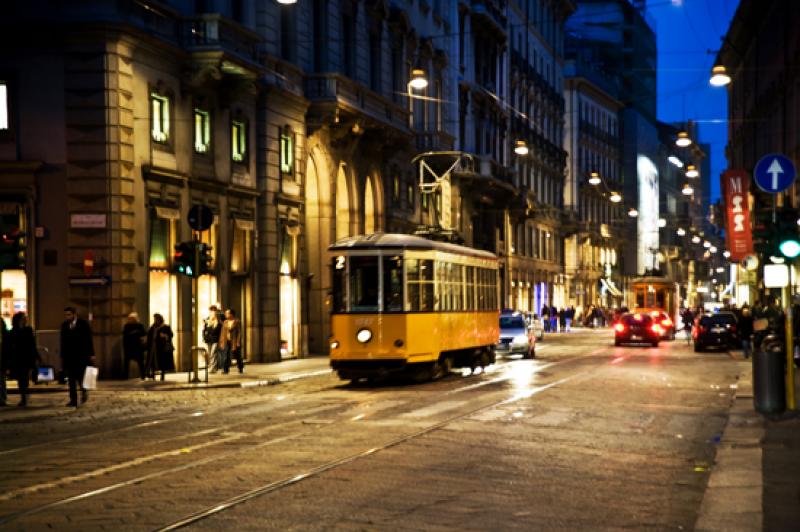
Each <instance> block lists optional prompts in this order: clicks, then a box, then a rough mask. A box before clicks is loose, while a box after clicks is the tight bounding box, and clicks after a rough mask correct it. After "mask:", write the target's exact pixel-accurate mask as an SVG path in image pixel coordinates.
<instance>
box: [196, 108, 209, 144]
mask: <svg viewBox="0 0 800 532" xmlns="http://www.w3.org/2000/svg"><path fill="white" fill-rule="evenodd" d="M209 146H211V116H210V115H209V114H208V111H202V110H200V109H195V110H194V151H195V152H197V153H208V148H209Z"/></svg>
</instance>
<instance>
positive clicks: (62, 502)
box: [0, 348, 608, 530]
mask: <svg viewBox="0 0 800 532" xmlns="http://www.w3.org/2000/svg"><path fill="white" fill-rule="evenodd" d="M607 350H608V348H603V349H600V350H596V351H594V352H592V353H590V354H589V355H577V356H568V357H564V358H562V359H560V360H557V361H553V362H548V363H545V364H543V365H541V366H539V367H538V368H537V369H536V371H537V372H539V371H543V370H546V369H548V368H551V367H554V366H562V365H565V364H569V363H572V362H575V361H579V360H583V359H586V358H587V356H588V357H597V356H600V354H601V353H602V352H605V351H607ZM511 363H512V362H511V361H509V362H505V363H501V364H497V365H495V367H494V368H493V369H492V370H491V371H492V373H494V372H499V371H501V370H502V369H504V368H506V367H507V366H510V364H511ZM479 375H482V374H479ZM581 375H582V373H578V374H575V375H573V376H570V377H567V378H564V379H560V380H558V381H555V382H553V383H549V384H545V385H542V386H539V387H536V388H534V389H533V393H531V394H530V395H525V396H524V397H529V396H531V395H535V394H536V393H540V392H541V391H544V390H547V389H550V388H551V387H553V386H556V385H559V384H562V383H565V382H567V381H569V380H573V379H575V378H577V377H579V376H581ZM510 379H512V377H511V376H503V375H501V376H498V377H493V378H489V379H486V380H484V381H481V382H477V383H471V384H467V385H465V386H460V387H457V388H455V389H448V390H444V391H441V392H439V393H437V394H436V396H435V397H433V398H431V397H428V398H426V400H425V401H426V402H427V403H431V402H434V403H435V402H436V401H437V400H438V399H440V398H442V397H445V396H449V395H452V394H457V393H461V392H466V391H470V390H474V389H477V388H481V387H485V386H490V385H493V384H499V383H502V382H504V381H508V380H510ZM335 388H337V387H330V386H324V387H318V389H315V390H307V391H304V392H303V393H304V395H305V394H309V395H310V394H314V393H319V392H323V391H329V390H333V389H335ZM524 397H523V396H519V397H517V396H514V397H511V398H506V399H503V400H500V401H495V402H492V403H491V404H487V405H482V406H479V407H476V408H474V409H472V410H470V411H468V412H463V413H461V414H458V415H455V416H452V417H449V418H447V419H445V420H444V421H442V422H439V423H436V424H434V425H431V426H429V427H425V428H423V429H420V430H419V431H416V432H414V433H412V434H410V435H404V436H401V437H398V438H395V439H394V440H392V441H389V442H387V443H385V444H383V445H381V446H380V447H375V448H371V449H369V450H367V451H362V452H358V453H355V454H353V455H350V456H348V457H345V458H342V459H338V460H334V461H331V462H328V463H326V464H323V465H321V466H318V467H314V468H311V469H309V470H307V471H305V472H304V473H301V474H299V475H295V476H292V477H289V478H286V479H283V480H279V481H275V482H272V483H269V484H266V485H264V486H260V487H258V488H256V489H255V490H250V491H248V492H246V493H244V494H241V495H239V496H236V497H234V498H231V499H227V500H225V501H223V506H224V507H225V508H229V507H233V506H237V505H239V504H242V503H243V502H246V501H247V500H250V499H252V498H255V497H258V496H261V495H265V494H267V493H270V492H272V491H275V490H277V489H281V488H283V487H288V486H290V485H292V484H294V483H296V482H299V481H300V480H303V479H305V478H309V477H312V476H316V475H319V474H322V473H324V472H325V471H328V470H330V469H334V468H336V467H341V466H343V465H346V464H348V463H351V462H353V461H355V460H358V459H361V458H363V457H366V456H368V455H370V454H373V453H374V452H378V451H380V450H385V449H389V448H391V447H394V446H397V445H400V444H401V443H404V442H406V441H410V440H412V439H414V438H418V437H421V436H423V435H425V434H428V433H430V432H432V431H435V430H437V429H439V428H442V427H444V426H446V425H448V424H450V423H453V422H455V421H457V420H459V419H463V418H466V417H468V416H470V415H472V414H474V413H476V412H480V411H482V410H486V409H490V408H495V407H497V406H500V405H502V404H505V403H509V402H512V401H517V400H520V399H522V398H524ZM409 402H413V401H409ZM259 403H263V401H256V402H254V403H253V404H254V405H256V404H259ZM353 406H354V405H348V406H347V407H346V408H345V409H344V411H347V410H350V409H352V407H353ZM226 409H227V408H226ZM331 409H332V410H334V409H335V407H331ZM223 410H224V409H223ZM409 411H414V408H411V409H410V410H409ZM190 416H191V414H188V415H187V414H182V415H181V416H175V417H174V418H186V417H190ZM166 421H168V420H165V421H164V422H166ZM347 421H348V419H346V418H343V419H340V420H339V421H338V422H337V423H332V424H327V425H313V426H312V427H311V428H306V429H304V430H299V431H296V432H294V433H291V434H286V435H282V436H276V437H273V438H270V439H268V440H264V441H259V442H254V443H248V444H247V445H243V446H242V447H240V448H236V449H231V450H226V451H222V452H219V453H216V454H212V455H210V456H205V457H203V458H199V459H197V460H192V461H190V462H187V463H184V464H179V465H175V466H172V467H169V468H164V469H160V470H156V471H153V472H150V473H147V474H144V475H140V476H137V477H134V478H129V479H125V480H120V481H117V482H113V483H111V484H108V485H106V486H102V487H99V488H95V489H91V490H87V491H84V492H81V493H78V494H75V495H72V496H69V497H63V498H60V499H56V500H54V501H50V502H47V503H44V504H40V505H37V506H34V507H32V508H28V509H24V510H20V511H17V512H12V513H9V514H6V515H4V516H0V526H2V525H5V524H8V523H10V522H13V521H16V520H18V519H20V518H23V517H25V516H30V515H33V514H38V513H41V512H44V511H47V510H50V509H54V508H60V507H63V506H66V505H69V504H71V503H76V502H79V501H84V500H87V499H91V498H93V497H98V496H101V495H104V494H107V493H110V492H113V491H117V490H120V489H124V488H126V487H130V486H135V485H138V484H142V483H145V482H148V481H151V480H154V479H157V478H159V477H163V476H165V475H170V474H175V473H180V472H184V471H188V470H190V469H193V468H199V467H202V466H204V465H207V464H210V463H213V462H216V461H220V460H225V459H227V458H231V457H234V456H236V455H240V454H242V453H246V452H249V451H254V450H257V449H261V448H264V447H268V446H270V445H275V444H278V443H282V442H285V441H289V440H292V439H298V438H302V437H304V436H308V435H310V434H312V433H314V432H315V431H318V430H322V429H324V428H326V427H341V425H342V424H344V423H346V422H347ZM244 423H246V422H241V423H234V424H229V425H230V427H228V426H227V425H226V426H222V427H212V428H210V429H206V430H203V431H199V432H198V433H197V435H202V434H204V433H205V434H208V433H219V432H223V431H225V430H228V429H230V428H233V427H234V426H237V425H242V424H244ZM303 424H304V420H303V419H294V420H289V421H285V422H282V423H279V424H275V425H271V426H270V427H268V428H266V429H264V431H258V432H255V433H252V432H251V433H248V434H247V435H246V436H247V437H249V438H252V437H263V436H266V435H267V433H269V432H275V431H276V430H280V429H285V428H289V427H292V426H294V425H297V426H303ZM154 425H157V423H154V421H148V422H141V423H137V424H134V425H131V426H128V427H122V428H120V429H115V430H112V431H106V432H119V431H122V430H129V429H130V428H133V427H144V426H154ZM87 437H88V436H87ZM80 438H81V437H76V438H75V439H80ZM168 439H169V438H168ZM222 439H224V440H225V442H227V441H228V437H223V438H222ZM233 439H234V440H237V441H240V440H244V439H245V438H239V437H237V438H233ZM218 443H220V444H221V443H224V442H222V441H219V442H218ZM42 445H44V444H42ZM212 445H213V444H212ZM210 446H211V445H205V446H204V447H206V448H207V447H210ZM181 449H186V447H182V448H181ZM182 454H187V455H188V454H191V453H184V452H181V451H180V450H179V449H173V450H171V451H162V452H159V453H154V454H153V455H148V456H145V457H141V458H139V460H143V461H145V462H152V461H153V460H157V459H158V458H153V457H154V456H155V455H158V457H159V458H160V457H164V458H165V457H174V456H181V455H182ZM137 463H138V462H137ZM101 469H103V470H105V469H109V468H101ZM110 469H111V471H119V470H121V469H122V468H118V467H115V466H110ZM100 475H101V473H96V472H94V471H89V472H85V473H83V474H79V475H74V477H75V478H74V480H71V481H70V482H69V483H70V484H72V483H79V482H81V481H84V480H90V479H94V478H97V477H98V476H100ZM58 485H59V482H58V479H56V480H55V481H53V482H51V483H44V485H43V486H40V487H33V486H31V487H26V488H23V489H22V491H21V493H18V494H15V495H14V497H9V496H7V494H0V500H11V499H12V498H15V497H24V496H25V495H27V494H34V493H36V494H39V493H41V491H42V490H46V489H48V488H50V487H56V486H58ZM34 488H35V489H34ZM217 506H220V505H214V507H217ZM211 509H213V508H211ZM209 511H210V510H209V509H206V510H204V511H202V512H200V513H202V514H203V515H206V514H207V515H208V516H210V515H213V513H216V512H212V513H211V514H209V513H208V512H209ZM194 515H195V514H192V515H191V516H189V517H187V518H186V519H191V522H195V521H196V520H197V519H195V518H194V517H193V516H194ZM202 518H204V517H201V519H202ZM184 520H185V519H182V520H180V522H181V523H182V522H183V521H184ZM177 522H178V521H176V523H177ZM187 524H188V523H187ZM169 526H172V525H169ZM181 526H185V524H183V525H181ZM168 529H174V528H164V530H168Z"/></svg>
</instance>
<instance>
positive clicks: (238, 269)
mask: <svg viewBox="0 0 800 532" xmlns="http://www.w3.org/2000/svg"><path fill="white" fill-rule="evenodd" d="M254 227H255V224H253V222H252V220H238V219H237V220H234V227H233V245H232V246H231V273H239V274H245V273H248V272H249V271H250V260H251V256H252V253H251V251H250V241H251V239H252V234H253V229H254Z"/></svg>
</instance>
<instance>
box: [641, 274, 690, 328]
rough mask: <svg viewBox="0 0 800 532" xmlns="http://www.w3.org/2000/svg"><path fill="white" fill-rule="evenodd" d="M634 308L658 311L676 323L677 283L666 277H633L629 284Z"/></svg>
mask: <svg viewBox="0 0 800 532" xmlns="http://www.w3.org/2000/svg"><path fill="white" fill-rule="evenodd" d="M630 287H631V292H632V293H633V299H632V301H633V306H634V308H637V309H640V308H648V309H653V308H655V309H660V310H663V311H664V312H666V313H667V315H668V316H669V317H670V318H671V319H672V321H673V323H677V322H676V321H675V320H676V319H677V314H678V301H679V292H678V283H676V282H674V281H673V280H671V279H669V278H667V277H659V276H652V275H651V276H644V277H634V278H633V279H631V282H630Z"/></svg>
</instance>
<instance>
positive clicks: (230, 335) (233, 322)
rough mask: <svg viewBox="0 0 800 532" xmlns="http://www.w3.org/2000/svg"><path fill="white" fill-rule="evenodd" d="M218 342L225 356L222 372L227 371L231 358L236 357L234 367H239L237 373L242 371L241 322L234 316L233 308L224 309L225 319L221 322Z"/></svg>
mask: <svg viewBox="0 0 800 532" xmlns="http://www.w3.org/2000/svg"><path fill="white" fill-rule="evenodd" d="M219 343H220V348H221V349H222V351H223V353H224V357H225V359H224V364H223V368H222V372H223V373H228V372H229V371H230V368H231V358H236V367H237V368H238V369H239V373H243V372H244V354H243V353H242V322H241V321H239V318H237V317H236V312H235V311H234V310H233V309H228V310H226V311H225V321H224V322H223V323H222V335H221V337H220V342H219Z"/></svg>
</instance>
